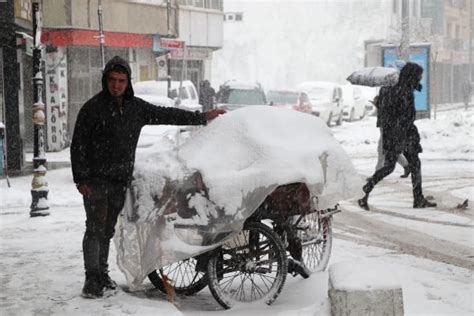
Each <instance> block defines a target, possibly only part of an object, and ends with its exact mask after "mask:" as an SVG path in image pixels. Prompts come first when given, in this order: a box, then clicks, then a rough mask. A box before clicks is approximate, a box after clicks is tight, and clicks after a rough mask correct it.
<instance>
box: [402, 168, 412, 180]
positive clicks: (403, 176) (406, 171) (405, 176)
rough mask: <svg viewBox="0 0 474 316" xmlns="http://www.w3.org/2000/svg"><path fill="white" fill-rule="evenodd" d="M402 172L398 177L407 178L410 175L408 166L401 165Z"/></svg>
mask: <svg viewBox="0 0 474 316" xmlns="http://www.w3.org/2000/svg"><path fill="white" fill-rule="evenodd" d="M403 170H404V171H403V174H402V175H401V176H400V178H408V176H409V175H410V168H409V167H403Z"/></svg>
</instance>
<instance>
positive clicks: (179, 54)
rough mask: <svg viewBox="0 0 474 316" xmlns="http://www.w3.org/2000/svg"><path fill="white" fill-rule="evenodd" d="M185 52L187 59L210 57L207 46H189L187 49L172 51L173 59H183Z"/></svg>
mask: <svg viewBox="0 0 474 316" xmlns="http://www.w3.org/2000/svg"><path fill="white" fill-rule="evenodd" d="M183 54H185V59H200V60H202V59H208V58H209V50H208V49H206V48H191V47H187V48H186V49H185V50H174V51H171V52H170V55H171V58H172V59H183Z"/></svg>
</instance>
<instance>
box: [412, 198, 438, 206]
mask: <svg viewBox="0 0 474 316" xmlns="http://www.w3.org/2000/svg"><path fill="white" fill-rule="evenodd" d="M436 206H437V204H436V203H434V202H430V201H428V200H427V199H425V197H423V196H422V197H421V198H419V199H418V200H415V201H414V202H413V208H425V207H436Z"/></svg>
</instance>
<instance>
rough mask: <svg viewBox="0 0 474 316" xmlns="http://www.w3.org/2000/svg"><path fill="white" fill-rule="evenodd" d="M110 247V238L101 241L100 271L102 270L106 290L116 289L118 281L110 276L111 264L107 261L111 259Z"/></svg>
mask: <svg viewBox="0 0 474 316" xmlns="http://www.w3.org/2000/svg"><path fill="white" fill-rule="evenodd" d="M109 248H110V240H109V239H107V240H104V241H102V242H101V243H100V254H99V262H100V271H101V275H100V276H101V280H102V284H103V286H104V289H105V290H115V289H116V288H117V283H116V282H115V281H114V280H112V278H110V276H109V264H108V263H107V261H108V259H109Z"/></svg>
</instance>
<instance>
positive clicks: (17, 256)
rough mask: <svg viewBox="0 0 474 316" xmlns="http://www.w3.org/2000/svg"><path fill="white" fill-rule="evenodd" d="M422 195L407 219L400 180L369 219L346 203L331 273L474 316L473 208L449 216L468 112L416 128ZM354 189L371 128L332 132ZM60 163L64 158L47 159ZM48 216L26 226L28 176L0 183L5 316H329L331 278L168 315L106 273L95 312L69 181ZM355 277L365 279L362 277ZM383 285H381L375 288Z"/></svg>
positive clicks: (53, 187) (435, 309)
mask: <svg viewBox="0 0 474 316" xmlns="http://www.w3.org/2000/svg"><path fill="white" fill-rule="evenodd" d="M417 125H418V127H419V129H420V133H421V135H422V145H423V148H424V153H423V154H422V156H421V159H422V169H423V176H424V178H423V179H424V187H425V193H427V194H430V195H433V196H434V197H435V199H437V201H438V202H440V204H441V205H440V206H438V208H436V209H422V210H418V209H417V210H415V209H413V208H412V207H411V203H412V198H411V187H410V186H411V185H410V181H409V180H407V179H400V178H399V175H400V173H401V170H400V169H396V171H395V172H394V174H392V175H390V176H389V177H388V178H387V179H386V180H384V181H383V182H382V183H380V185H379V186H377V187H376V189H375V190H374V192H373V194H372V196H371V199H370V201H369V202H370V204H371V206H372V207H373V211H370V212H366V211H363V210H360V209H359V208H358V207H357V206H355V203H354V201H352V200H350V201H344V202H343V203H342V208H343V212H342V213H340V214H337V215H336V216H335V222H334V235H335V239H334V243H333V252H332V256H331V261H330V265H331V264H334V263H336V262H342V261H352V262H354V263H358V262H361V261H363V260H370V261H371V262H376V263H378V264H382V265H384V266H385V267H386V268H387V270H388V271H391V273H392V275H391V276H390V277H391V278H393V277H395V278H396V279H397V281H398V283H399V284H401V286H402V289H403V298H404V307H405V313H406V314H407V315H419V314H425V315H433V314H439V315H472V314H473V313H474V279H473V270H474V263H473V254H474V251H473V246H472V245H473V244H474V234H473V233H474V230H473V227H474V224H473V221H472V219H473V212H472V208H468V209H467V210H457V209H455V208H454V207H455V204H456V203H458V202H459V201H462V200H464V199H465V198H469V199H470V201H472V200H473V198H474V157H473V152H474V142H473V135H472V131H473V125H474V111H472V110H470V111H467V112H466V111H464V110H457V111H447V112H442V113H439V114H438V117H437V120H436V121H435V120H421V121H418V122H417ZM332 130H333V132H334V135H335V137H336V138H337V139H338V140H339V141H340V143H341V144H342V145H343V147H344V149H345V150H346V151H347V152H348V154H349V156H350V157H351V158H352V161H353V163H354V164H355V166H356V168H357V170H358V172H359V173H360V175H361V177H363V178H365V177H366V176H368V175H370V174H371V173H372V172H373V168H374V166H375V163H376V144H377V140H378V130H377V129H376V128H375V119H374V118H373V117H369V118H365V119H364V120H362V121H359V122H354V123H344V124H343V125H342V126H339V127H333V128H332ZM162 132H163V129H162V128H156V127H146V128H145V129H144V130H143V132H142V136H141V139H140V145H141V146H147V145H148V144H149V143H150V142H152V141H153V139H154V138H156V137H159V135H160V133H162ZM51 156H54V157H55V160H61V159H63V160H65V159H68V151H64V152H62V153H59V154H54V155H51ZM47 178H48V182H49V189H50V193H49V203H50V211H51V215H50V216H47V217H37V218H30V217H29V204H30V202H31V196H30V186H31V179H32V177H31V176H25V177H16V178H11V179H10V182H11V188H8V187H7V183H6V180H5V179H1V180H0V256H1V260H0V280H1V281H0V282H1V283H0V284H1V287H0V311H1V314H2V315H38V314H39V315H43V314H44V315H49V314H56V315H63V314H71V315H88V314H100V315H121V314H138V315H148V314H149V315H152V314H153V315H156V314H169V315H199V314H206V315H221V314H222V315H223V314H226V315H242V314H247V315H257V314H258V315H329V314H330V306H329V300H328V297H327V288H328V275H327V272H324V273H320V274H316V275H313V276H311V278H309V279H307V280H303V279H301V278H300V277H297V278H292V277H291V276H289V278H288V281H287V284H286V285H285V287H284V289H283V292H282V293H281V294H280V296H279V298H278V299H277V300H276V302H275V303H274V304H273V305H271V306H266V305H258V304H257V305H251V304H241V305H239V306H237V307H235V308H233V309H232V310H228V311H223V310H222V309H221V308H220V306H219V305H218V304H217V303H216V302H215V300H214V299H213V298H212V296H211V294H210V292H209V291H208V290H207V289H205V290H203V291H202V292H200V293H198V294H197V295H195V296H192V297H179V298H178V299H177V300H176V302H175V305H173V304H171V303H169V302H167V301H166V298H165V296H164V295H163V294H161V293H160V292H159V291H157V290H154V289H153V288H152V286H151V284H149V286H147V287H146V289H145V290H143V291H139V292H134V293H130V292H127V285H126V280H125V277H124V275H123V274H122V273H121V272H120V271H119V270H118V268H117V265H116V264H115V263H114V261H115V260H114V256H115V254H116V252H115V249H114V247H112V250H111V260H110V261H111V275H112V277H113V278H114V279H115V280H116V281H118V283H119V285H120V286H121V288H122V290H121V291H120V292H119V293H118V294H116V295H115V296H112V297H108V298H103V299H99V300H85V299H83V298H81V297H80V292H81V289H82V285H83V280H84V274H83V263H82V262H83V261H82V252H81V247H82V235H83V232H84V221H85V214H84V210H83V207H82V200H81V197H80V195H79V194H78V193H77V191H76V189H75V186H74V184H73V182H72V177H71V172H70V169H68V168H65V169H58V170H52V171H49V172H48V174H47ZM361 273H367V274H369V273H371V271H362V272H361ZM379 277H380V278H384V276H383V275H380V276H379Z"/></svg>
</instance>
